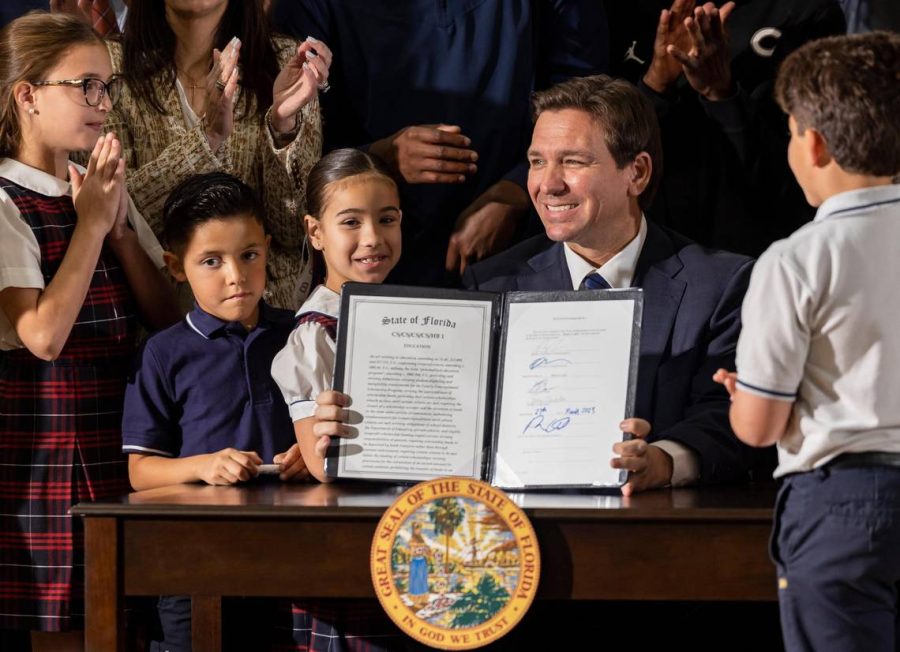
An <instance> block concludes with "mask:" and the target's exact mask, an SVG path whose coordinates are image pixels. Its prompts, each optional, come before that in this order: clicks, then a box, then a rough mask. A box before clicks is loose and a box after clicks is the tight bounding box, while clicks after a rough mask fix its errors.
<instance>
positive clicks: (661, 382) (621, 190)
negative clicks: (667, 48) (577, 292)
mask: <svg viewBox="0 0 900 652" xmlns="http://www.w3.org/2000/svg"><path fill="white" fill-rule="evenodd" d="M534 113H535V116H536V118H535V126H534V133H533V136H532V140H531V146H530V148H529V150H528V160H529V174H528V191H529V194H530V196H531V200H532V202H533V203H534V205H535V208H536V209H537V212H538V214H539V215H540V217H541V221H542V222H543V224H544V228H545V231H546V233H545V234H543V235H539V236H536V237H534V238H532V239H530V240H526V241H525V242H523V243H522V244H520V245H518V246H517V247H514V248H513V249H510V250H509V251H507V252H505V253H503V254H500V255H498V256H496V257H494V258H491V259H488V260H486V261H484V262H482V263H479V264H476V265H474V266H473V267H471V268H469V270H468V271H467V274H466V276H465V279H464V280H465V282H466V285H467V286H468V287H471V288H473V289H481V290H492V291H505V290H572V289H579V288H581V287H589V288H596V287H613V288H622V287H639V288H642V289H643V291H644V313H643V322H642V331H641V344H640V364H639V368H638V388H637V401H636V406H635V418H630V419H626V420H625V421H623V422H622V425H621V427H622V429H623V431H625V432H630V433H633V434H634V435H636V437H635V438H634V439H632V440H630V441H625V442H621V443H619V444H617V445H616V446H615V448H614V452H615V453H617V454H618V457H615V458H613V459H612V461H611V464H612V466H613V467H614V468H621V469H626V470H628V471H629V472H630V476H629V480H628V483H627V484H626V485H625V486H624V487H623V493H624V494H625V495H629V494H631V493H632V492H633V491H640V490H643V489H650V488H653V487H661V486H665V485H668V484H673V485H680V484H688V483H693V482H703V483H712V482H726V481H740V480H747V479H749V478H750V476H751V469H752V467H753V466H754V461H755V458H754V457H753V454H752V452H751V451H750V449H749V448H747V447H745V446H744V445H743V444H741V443H740V442H739V441H738V440H737V439H736V438H735V436H734V434H733V433H732V431H731V427H730V425H729V422H728V407H729V399H728V394H727V392H725V391H724V390H723V389H722V388H721V387H718V386H717V385H716V383H714V382H713V380H712V374H713V373H714V372H715V370H716V369H717V368H718V367H726V368H729V369H733V368H734V366H733V365H734V352H735V346H736V344H737V339H738V334H739V332H740V327H741V322H740V309H741V300H742V299H743V296H744V292H745V290H746V288H747V284H748V282H749V279H750V270H751V266H752V261H751V259H749V258H746V257H744V256H739V255H737V254H730V253H725V252H717V251H711V250H707V249H704V248H702V247H700V246H699V245H697V244H695V243H693V242H691V241H689V240H687V239H686V238H684V237H682V236H680V235H678V234H676V233H674V232H673V231H669V230H667V229H665V228H663V227H660V226H657V225H654V224H652V223H648V222H647V220H646V219H645V218H644V216H643V209H645V208H646V207H647V205H648V204H649V202H650V200H651V199H652V196H653V192H654V190H655V188H656V185H657V183H658V179H659V172H660V168H661V162H662V157H661V148H660V137H659V126H658V124H657V121H656V115H655V113H654V110H653V107H652V105H651V104H650V102H649V100H647V99H646V98H645V97H644V96H643V95H642V94H641V93H640V92H639V91H638V90H637V88H635V87H634V86H633V85H631V84H630V83H628V82H626V81H623V80H615V79H612V78H610V77H607V76H605V75H597V76H595V77H586V78H579V79H572V80H569V81H567V82H563V83H561V84H558V85H556V86H554V87H552V88H550V89H548V90H546V91H542V92H539V93H537V94H536V95H535V99H534Z"/></svg>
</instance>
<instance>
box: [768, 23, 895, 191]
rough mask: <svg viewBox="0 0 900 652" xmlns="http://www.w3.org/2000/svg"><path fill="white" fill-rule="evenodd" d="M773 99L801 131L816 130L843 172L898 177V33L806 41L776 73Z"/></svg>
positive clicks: (878, 33)
mask: <svg viewBox="0 0 900 652" xmlns="http://www.w3.org/2000/svg"><path fill="white" fill-rule="evenodd" d="M775 98H776V99H777V100H778V104H779V105H780V106H781V108H782V110H784V111H785V112H786V113H789V114H791V115H792V116H793V117H794V120H796V121H797V128H798V129H799V130H800V131H801V132H802V131H805V130H806V129H810V128H812V129H815V130H816V131H818V132H819V133H820V134H822V136H823V137H824V139H825V142H826V143H827V144H828V151H829V152H830V153H831V155H832V156H833V157H834V160H835V161H837V164H838V165H840V166H841V168H842V169H844V170H846V171H847V172H853V173H856V174H866V175H872V176H894V175H897V174H898V173H900V109H898V107H900V35H898V34H895V33H893V32H871V33H868V34H854V35H852V36H832V37H829V38H823V39H820V40H818V41H812V42H811V43H807V44H806V45H804V46H803V47H801V48H798V49H797V50H796V51H795V52H793V53H792V54H791V55H790V56H789V57H788V58H787V59H785V61H784V63H782V64H781V68H779V70H778V78H777V80H776V82H775Z"/></svg>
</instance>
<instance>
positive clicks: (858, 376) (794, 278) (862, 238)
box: [716, 32, 900, 652]
mask: <svg viewBox="0 0 900 652" xmlns="http://www.w3.org/2000/svg"><path fill="white" fill-rule="evenodd" d="M898 71H900V35H898V34H895V33H887V32H873V33H870V34H863V35H856V36H841V37H833V38H828V39H822V40H820V41H814V42H812V43H809V44H808V45H805V46H803V47H802V48H800V49H799V50H797V51H796V52H794V53H793V54H792V55H791V56H790V57H788V58H787V59H786V60H785V62H784V64H783V65H782V68H781V70H780V72H779V75H778V81H777V85H776V96H777V99H778V102H779V104H780V105H781V107H782V108H783V109H784V110H785V111H786V112H787V113H788V114H789V116H790V119H789V122H790V130H791V142H790V145H789V147H788V162H789V163H790V165H791V169H792V170H793V172H794V175H795V176H796V177H797V181H798V182H799V183H800V186H801V187H802V189H803V191H804V193H805V194H806V198H807V200H808V201H809V203H810V204H812V205H813V206H817V207H818V212H817V213H816V218H815V220H814V221H813V222H811V223H810V224H807V225H805V226H804V227H802V228H801V229H799V230H798V231H797V232H796V233H794V234H793V235H792V236H791V237H790V238H788V239H787V240H782V241H780V242H777V243H775V244H774V245H772V247H771V248H769V250H768V251H766V253H765V254H763V256H762V257H761V258H760V259H759V262H758V263H757V264H756V267H755V268H754V270H753V275H752V278H751V281H750V289H749V290H748V291H747V296H746V298H745V299H744V304H743V314H742V322H743V331H742V332H741V337H740V341H739V343H738V348H737V374H729V373H727V372H725V371H724V370H720V371H719V372H718V373H717V374H716V379H717V380H719V381H720V382H722V383H724V384H725V385H726V387H728V389H729V391H730V392H731V393H732V400H733V403H732V407H731V424H732V426H733V427H734V431H735V433H737V435H738V437H740V438H741V439H742V440H744V441H745V442H746V443H748V444H753V445H756V446H765V445H768V444H773V443H776V442H777V443H778V457H779V466H778V468H777V469H776V471H775V476H776V477H778V478H780V479H781V489H780V491H779V494H778V503H777V507H776V513H775V527H774V535H773V537H772V557H773V559H774V561H775V563H776V565H777V568H778V589H779V592H778V593H779V603H780V605H781V624H782V631H783V634H784V641H785V646H786V648H787V649H788V650H790V651H795V650H866V652H876V651H884V652H887V651H889V650H890V651H892V652H893V651H895V650H898V649H900V629H898V623H900V619H898V591H900V400H898V397H900V292H898V291H897V281H898V279H900V255H898V249H897V247H898V243H900V185H898V184H897V183H896V181H897V180H898V178H900V112H898V107H900V72H898Z"/></svg>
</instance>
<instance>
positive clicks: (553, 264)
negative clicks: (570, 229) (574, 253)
mask: <svg viewBox="0 0 900 652" xmlns="http://www.w3.org/2000/svg"><path fill="white" fill-rule="evenodd" d="M528 267H529V268H530V269H529V271H530V272H531V273H529V274H524V275H522V276H520V277H519V279H518V289H519V290H527V291H531V292H546V291H552V290H571V289H572V277H571V275H570V274H569V266H568V265H566V255H565V253H564V252H563V244H562V243H561V242H554V243H553V245H552V246H551V247H549V248H548V249H545V250H544V251H542V252H540V253H539V254H536V255H535V256H532V257H531V258H530V259H529V260H528Z"/></svg>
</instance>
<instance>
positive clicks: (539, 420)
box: [522, 414, 572, 435]
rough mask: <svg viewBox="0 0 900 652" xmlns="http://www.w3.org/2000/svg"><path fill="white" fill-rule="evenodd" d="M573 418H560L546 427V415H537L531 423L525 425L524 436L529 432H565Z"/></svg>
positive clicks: (532, 418)
mask: <svg viewBox="0 0 900 652" xmlns="http://www.w3.org/2000/svg"><path fill="white" fill-rule="evenodd" d="M571 420H572V418H571V417H559V418H557V419H553V420H552V421H551V422H550V423H548V424H547V425H544V415H543V414H536V415H534V416H533V417H531V421H529V422H528V423H527V424H525V428H524V429H523V430H522V434H523V435H524V434H525V433H526V432H528V431H529V430H532V429H533V430H541V431H543V432H555V431H557V430H564V429H565V428H566V427H567V426H568V425H569V421H571Z"/></svg>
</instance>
